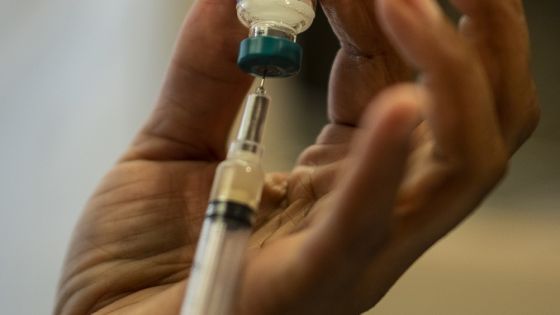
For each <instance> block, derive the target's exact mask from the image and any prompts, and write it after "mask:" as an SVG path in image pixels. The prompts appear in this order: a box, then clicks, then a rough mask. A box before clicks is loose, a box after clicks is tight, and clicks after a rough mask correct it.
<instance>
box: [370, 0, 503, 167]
mask: <svg viewBox="0 0 560 315" xmlns="http://www.w3.org/2000/svg"><path fill="white" fill-rule="evenodd" d="M377 4H378V11H379V15H380V19H381V21H382V26H383V27H384V29H385V30H386V32H387V34H388V36H389V38H390V39H391V40H392V41H393V43H394V44H395V45H396V46H397V47H398V48H399V51H400V52H401V53H402V54H403V55H404V56H405V57H406V58H407V60H409V61H410V62H411V63H412V64H414V65H415V66H416V67H417V68H418V69H419V70H420V71H421V73H422V80H423V81H422V84H423V85H425V86H426V87H427V91H428V93H429V95H430V98H431V99H432V101H431V102H430V106H429V107H428V111H427V120H428V123H429V125H430V127H431V130H432V132H433V134H434V137H435V139H436V145H437V150H438V154H439V155H441V156H443V157H444V158H445V159H447V160H448V161H450V162H451V163H455V164H457V167H458V168H464V169H465V170H466V173H467V174H466V175H468V176H470V175H481V176H485V175H484V174H476V173H472V171H473V170H480V172H484V171H486V167H484V165H485V164H488V168H493V167H494V165H493V164H492V162H493V159H492V158H489V157H493V156H499V158H500V160H501V158H502V155H504V152H503V150H504V148H503V147H504V145H503V143H502V139H501V134H500V130H499V126H498V118H497V117H496V109H495V108H494V98H493V94H492V91H491V89H490V84H489V81H488V78H487V76H486V74H485V71H484V69H483V67H482V65H481V63H480V60H479V59H478V57H477V55H476V53H475V52H474V51H473V50H472V49H471V47H470V46H469V45H468V44H467V42H466V41H465V40H464V38H463V37H462V36H461V35H460V34H459V33H458V32H457V31H456V30H455V29H454V28H453V26H452V25H451V23H450V22H449V21H448V19H447V18H446V17H445V16H444V14H443V12H442V11H441V9H440V8H439V6H438V5H437V3H436V2H435V1H433V0H428V1H418V0H395V1H387V0H380V1H378V2H377Z"/></svg>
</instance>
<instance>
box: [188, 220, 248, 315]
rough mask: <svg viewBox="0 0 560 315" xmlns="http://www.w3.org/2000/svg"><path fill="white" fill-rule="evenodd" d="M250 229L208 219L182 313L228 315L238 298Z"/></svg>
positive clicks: (189, 314)
mask: <svg viewBox="0 0 560 315" xmlns="http://www.w3.org/2000/svg"><path fill="white" fill-rule="evenodd" d="M250 235H251V228H250V227H248V226H246V225H242V224H241V225H240V224H238V223H236V222H226V221H224V220H223V219H222V218H218V219H216V220H212V219H206V222H205V223H204V227H203V231H202V234H201V240H200V241H199V244H198V249H197V253H196V257H195V261H194V268H193V271H192V273H191V277H190V278H189V283H188V286H187V299H186V301H185V303H184V305H183V309H182V311H181V315H227V314H232V313H233V311H232V307H233V306H234V304H233V303H235V298H236V297H237V293H238V292H236V291H237V289H238V287H237V286H238V285H239V279H238V278H239V276H240V270H241V269H242V266H243V263H244V259H245V251H246V246H247V242H248V240H249V236H250Z"/></svg>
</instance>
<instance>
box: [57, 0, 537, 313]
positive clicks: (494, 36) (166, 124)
mask: <svg viewBox="0 0 560 315" xmlns="http://www.w3.org/2000/svg"><path fill="white" fill-rule="evenodd" d="M454 3H455V5H456V6H457V8H458V9H459V10H460V11H462V12H463V13H464V14H465V15H466V16H468V18H464V19H463V22H462V23H461V28H460V31H457V30H455V29H454V28H453V27H452V25H451V24H450V22H449V21H447V20H446V18H445V17H444V16H443V14H442V13H441V12H440V10H439V8H438V7H437V6H436V4H434V3H433V2H432V0H424V1H420V0H377V1H373V0H354V1H350V0H344V1H343V0H324V1H323V6H324V8H325V10H326V12H327V14H328V15H329V18H330V20H331V24H332V25H333V28H334V29H335V32H336V33H337V35H338V36H339V38H340V40H341V43H342V45H341V46H342V49H341V50H340V53H339V54H338V57H337V60H336V62H335V65H334V67H333V73H332V80H331V88H330V98H329V116H330V120H331V123H330V124H328V125H327V126H326V127H325V129H324V130H323V132H322V133H321V135H320V136H319V138H318V140H317V143H316V144H314V145H313V146H311V147H309V148H308V149H306V150H305V151H304V152H303V153H302V155H301V157H300V160H299V162H298V165H297V166H296V167H295V168H294V170H293V172H291V173H289V174H270V175H269V177H268V179H267V185H266V188H265V191H264V196H263V202H262V205H261V209H260V212H259V218H258V222H257V227H256V229H255V232H254V234H253V236H252V239H251V247H250V249H249V253H248V257H247V262H246V267H245V272H244V278H243V281H242V286H241V288H240V295H239V304H238V305H237V312H238V313H239V314H267V315H268V314H357V313H360V312H363V311H365V310H367V309H369V308H370V307H372V306H374V305H375V304H376V303H377V302H378V301H379V300H380V299H381V297H382V296H383V295H384V294H385V293H386V292H387V290H388V289H389V288H390V287H391V285H392V284H393V283H394V282H395V281H396V280H397V279H398V277H399V276H400V275H401V274H402V273H403V272H404V271H405V270H406V269H407V268H408V267H409V266H410V265H411V264H412V263H413V262H414V261H415V260H416V259H417V258H418V257H419V256H420V255H421V254H422V253H423V252H424V251H425V250H426V249H427V248H429V247H430V246H431V245H432V244H433V243H434V242H436V241H437V240H438V239H440V238H441V237H442V236H443V235H445V234H446V233H447V232H448V231H450V230H451V229H453V228H454V227H455V226H456V225H457V224H458V223H459V222H460V221H461V220H462V219H464V218H465V217H466V216H467V215H468V214H469V213H471V212H472V211H473V209H475V208H476V206H477V205H478V203H479V202H480V201H481V200H482V199H483V198H484V197H485V196H486V195H487V194H488V192H490V191H491V189H492V188H493V187H494V186H495V185H496V184H497V183H498V181H499V180H500V178H501V177H502V176H503V174H504V172H505V170H506V166H507V161H508V160H509V158H510V156H511V155H512V154H513V153H514V152H515V151H516V150H517V148H518V147H519V146H520V145H521V144H522V143H523V142H524V141H525V140H526V138H527V137H528V136H529V135H530V133H531V132H532V131H533V129H534V128H535V125H536V122H537V120H538V108H537V105H536V101H535V99H536V98H535V92H534V85H533V81H532V78H531V75H530V72H529V66H528V51H529V46H528V36H527V30H526V25H525V22H524V19H523V10H522V3H521V1H520V0H494V1H487V0H469V1H467V0H456V1H454ZM233 11H234V3H233V1H215V0H199V1H198V2H197V3H196V4H195V6H194V7H193V9H192V10H191V13H190V16H189V18H188V19H187V22H186V24H185V27H184V30H183V32H182V34H181V36H180V39H179V42H178V45H177V52H176V55H175V58H174V59H173V62H172V65H171V67H170V70H169V75H168V79H167V82H166V84H165V86H164V88H163V91H162V94H161V97H160V100H159V102H158V105H157V107H156V109H155V111H154V113H153V115H152V117H151V118H150V119H149V121H148V123H147V124H146V126H145V128H144V129H143V130H142V131H141V132H140V134H139V135H138V137H137V139H136V141H135V142H134V143H133V145H132V146H131V148H130V149H129V150H128V151H127V153H126V154H125V155H124V157H123V158H122V160H121V161H119V163H118V164H117V165H116V166H115V167H114V169H113V170H112V171H111V172H110V173H109V174H108V175H107V177H106V178H105V179H104V180H103V182H102V184H101V186H100V188H99V189H98V190H97V192H96V193H95V194H94V196H93V197H92V198H91V200H90V202H89V203H88V206H87V208H86V210H85V213H84V215H83V217H82V219H81V220H80V223H79V224H78V226H77V228H76V234H75V236H74V240H73V242H72V245H71V249H70V251H69V254H68V258H67V262H66V266H65V269H64V274H63V277H62V280H61V285H60V290H59V295H58V304H57V308H56V310H55V312H56V313H57V314H86V313H91V312H94V311H98V312H99V313H100V314H105V313H118V314H162V315H166V314H178V312H179V309H180V306H181V302H182V299H183V296H184V290H185V285H186V282H187V281H188V272H189V269H190V265H191V263H192V258H193V254H194V247H195V245H196V242H197V237H198V233H199V232H200V226H201V223H202V220H203V217H204V212H205V208H206V203H207V198H208V194H209V189H210V185H211V181H212V178H213V173H214V170H215V167H216V165H217V164H218V163H219V161H220V160H221V159H223V157H224V147H225V141H226V138H227V134H228V131H229V129H230V128H231V125H232V122H233V120H234V117H235V114H236V112H237V110H238V104H240V103H241V101H242V99H243V97H244V95H245V93H246V91H247V89H248V88H249V85H250V83H251V82H250V79H249V78H248V77H247V76H246V75H244V74H242V73H241V72H239V71H238V70H237V67H236V64H235V57H236V51H237V47H238V43H239V41H240V40H241V39H242V38H243V37H244V36H245V35H246V30H245V29H243V28H242V27H241V26H240V25H239V23H238V22H237V20H236V18H235V14H233V13H232V12H233ZM382 30H383V31H382ZM384 34H386V35H384ZM194 43H196V44H194ZM409 64H410V65H412V67H413V68H414V69H415V70H417V71H419V73H421V80H419V82H418V83H403V82H405V81H407V79H409V78H410V77H411V74H412V73H413V69H411V68H409V67H408V65H409ZM218 92H219V93H218ZM202 135H203V136H202Z"/></svg>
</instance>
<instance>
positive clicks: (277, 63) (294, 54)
mask: <svg viewBox="0 0 560 315" xmlns="http://www.w3.org/2000/svg"><path fill="white" fill-rule="evenodd" d="M302 55H303V49H302V48H301V46H300V45H299V44H297V43H295V42H293V41H291V40H289V39H286V38H281V37H275V36H256V37H249V38H247V39H245V40H243V41H242V42H241V46H240V47H239V57H238V59H237V64H238V65H239V67H240V68H241V70H243V71H244V72H247V73H250V74H252V75H255V76H261V77H262V76H264V75H266V76H267V77H290V76H293V75H296V74H297V73H298V72H299V70H300V69H301V59H302Z"/></svg>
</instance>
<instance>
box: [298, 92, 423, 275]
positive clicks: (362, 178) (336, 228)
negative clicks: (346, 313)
mask: <svg viewBox="0 0 560 315" xmlns="http://www.w3.org/2000/svg"><path fill="white" fill-rule="evenodd" d="M421 95H422V93H419V91H418V88H417V87H415V86H414V85H411V84H407V85H404V84H403V85H400V86H397V87H393V88H390V89H388V90H387V91H386V92H383V93H382V94H381V96H379V97H378V98H377V99H376V100H375V101H374V102H373V103H372V104H371V105H370V110H369V111H368V112H367V113H366V114H365V116H364V119H363V120H362V123H361V130H360V131H358V135H357V136H356V137H355V139H354V140H353V144H352V148H351V152H350V154H349V156H348V158H347V160H346V161H345V166H343V167H342V168H341V170H340V174H339V179H338V180H337V182H338V185H337V186H338V187H336V188H335V195H334V196H333V202H332V203H330V204H332V207H333V209H332V210H329V211H324V212H323V213H325V216H324V217H322V218H320V220H322V221H320V223H319V224H318V225H317V228H316V230H315V231H314V232H315V234H314V235H313V237H311V238H310V243H309V252H308V253H309V255H310V256H312V257H310V258H311V259H313V260H315V262H316V263H317V264H319V265H324V264H325V262H326V261H329V262H335V261H338V262H342V263H343V264H342V266H344V265H345V264H346V263H350V264H351V268H349V270H355V271H354V272H356V273H357V272H359V269H360V266H362V265H361V263H368V261H369V259H370V258H371V256H372V255H373V254H374V253H375V252H376V249H377V248H379V247H380V246H382V245H383V243H384V242H385V241H386V240H387V238H388V236H389V234H390V230H391V227H392V215H393V212H392V211H393V207H394V203H395V199H396V196H397V192H398V190H399V186H400V183H401V180H402V178H403V175H404V173H405V170H406V162H407V160H408V155H409V150H410V139H411V136H412V133H413V131H414V129H415V128H416V126H418V124H419V122H420V118H421V114H420V106H419V105H420V101H421V99H420V98H419V97H420V96H421ZM332 265H339V266H341V264H332ZM323 276H324V275H323ZM350 276H351V275H350Z"/></svg>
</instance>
